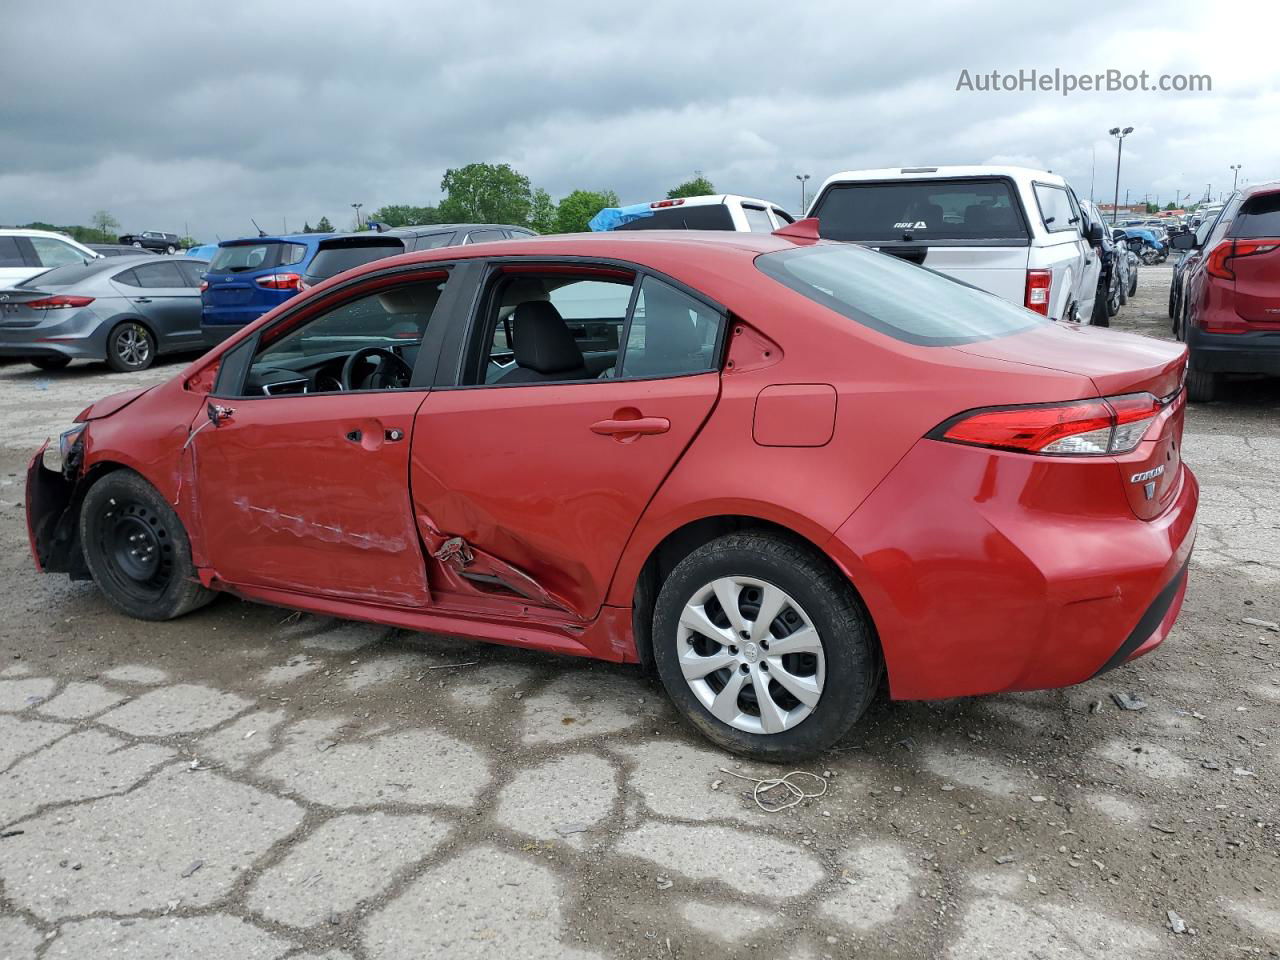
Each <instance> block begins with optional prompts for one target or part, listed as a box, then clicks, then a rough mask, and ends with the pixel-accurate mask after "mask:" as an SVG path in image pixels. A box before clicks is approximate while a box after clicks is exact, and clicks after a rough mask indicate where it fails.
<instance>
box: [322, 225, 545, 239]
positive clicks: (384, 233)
mask: <svg viewBox="0 0 1280 960" xmlns="http://www.w3.org/2000/svg"><path fill="white" fill-rule="evenodd" d="M459 230H524V231H526V232H530V233H532V232H534V231H532V230H531V229H530V228H529V227H522V226H520V225H519V224H518V223H424V224H420V225H417V226H408V227H388V228H387V229H385V230H352V231H351V232H349V233H331V234H327V235H326V236H325V239H326V240H327V239H332V238H335V237H338V238H344V239H345V238H347V237H421V236H424V235H429V234H432V233H451V232H455V233H456V232H457V231H459Z"/></svg>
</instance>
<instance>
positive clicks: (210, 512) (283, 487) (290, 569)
mask: <svg viewBox="0 0 1280 960" xmlns="http://www.w3.org/2000/svg"><path fill="white" fill-rule="evenodd" d="M426 396H427V393H426V392H425V391H417V390H402V391H370V392H353V393H336V394H330V395H319V394H302V395H298V396H277V397H251V398H250V397H245V398H236V399H229V400H225V401H221V400H220V401H217V402H218V403H220V404H224V405H225V406H226V407H227V408H228V409H229V410H230V411H231V412H230V414H229V415H228V416H227V417H226V419H224V420H222V421H220V422H219V424H218V425H217V426H207V427H205V428H204V429H202V430H201V431H200V433H199V434H197V435H196V436H195V437H194V440H193V446H194V447H195V452H196V457H195V472H196V483H197V491H198V495H197V503H198V510H199V515H200V523H201V527H202V529H203V532H204V543H205V545H206V552H207V554H208V558H209V561H210V564H211V566H212V567H213V569H214V571H215V573H216V574H217V576H218V577H219V578H221V579H223V580H225V581H228V582H230V583H238V584H245V585H250V586H259V587H272V588H277V589H285V590H292V591H298V592H302V593H308V594H321V595H325V596H333V597H342V598H348V599H355V600H363V601H367V602H372V603H385V604H395V605H400V606H421V605H423V604H425V603H426V602H427V600H428V591H427V581H426V573H425V570H424V566H423V557H422V549H421V546H420V545H419V541H418V535H417V532H416V529H415V526H414V518H413V512H412V510H411V508H410V503H409V490H408V482H407V480H408V472H409V448H410V432H411V431H412V429H413V418H414V414H415V413H416V412H417V409H418V407H420V406H421V405H422V401H423V400H424V399H425V397H426ZM201 417H202V418H203V414H201Z"/></svg>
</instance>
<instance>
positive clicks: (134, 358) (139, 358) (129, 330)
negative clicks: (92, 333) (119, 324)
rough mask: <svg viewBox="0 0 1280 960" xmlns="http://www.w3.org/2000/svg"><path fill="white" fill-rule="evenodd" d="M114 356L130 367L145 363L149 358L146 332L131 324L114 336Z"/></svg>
mask: <svg viewBox="0 0 1280 960" xmlns="http://www.w3.org/2000/svg"><path fill="white" fill-rule="evenodd" d="M116 356H118V357H119V358H120V359H121V360H123V361H124V362H125V363H126V364H128V365H129V366H131V367H137V366H141V365H142V364H144V363H146V362H147V358H148V357H150V356H151V338H150V337H149V336H147V331H146V330H144V329H143V328H142V327H140V326H138V325H137V324H136V323H131V324H129V325H128V326H127V327H125V328H124V329H123V330H121V331H120V332H119V333H118V334H116Z"/></svg>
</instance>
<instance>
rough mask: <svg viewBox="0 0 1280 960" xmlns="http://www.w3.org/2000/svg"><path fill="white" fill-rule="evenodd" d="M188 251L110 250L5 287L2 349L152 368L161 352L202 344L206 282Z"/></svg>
mask: <svg viewBox="0 0 1280 960" xmlns="http://www.w3.org/2000/svg"><path fill="white" fill-rule="evenodd" d="M208 266H209V265H208V264H207V263H206V262H205V261H203V260H192V259H189V258H186V257H156V256H154V255H152V254H142V255H139V256H133V257H109V258H106V259H99V260H90V261H87V262H85V263H69V264H66V265H64V266H61V267H54V268H53V269H52V270H48V271H46V272H44V273H41V274H37V275H36V276H34V277H31V278H29V279H27V280H24V281H22V282H21V283H19V284H18V285H17V286H14V287H11V288H9V289H7V290H0V357H21V358H23V359H26V360H28V361H30V362H31V363H33V364H35V365H36V366H37V367H40V368H41V369H42V370H57V369H60V368H62V367H65V366H66V365H67V364H68V363H70V362H71V361H72V360H106V361H107V363H108V365H110V367H111V369H113V370H118V371H121V372H123V371H129V370H145V369H146V368H147V367H149V366H151V364H152V362H154V360H155V358H156V356H157V355H159V354H161V353H169V352H176V351H182V350H199V349H202V348H203V347H204V346H205V344H204V338H203V336H202V335H201V333H200V283H201V281H202V279H203V275H204V272H205V270H206V269H207V268H208Z"/></svg>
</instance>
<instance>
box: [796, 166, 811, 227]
mask: <svg viewBox="0 0 1280 960" xmlns="http://www.w3.org/2000/svg"><path fill="white" fill-rule="evenodd" d="M796 179H797V180H799V181H800V216H802V217H803V216H804V182H805V181H806V180H808V179H809V174H807V173H797V174H796Z"/></svg>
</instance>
